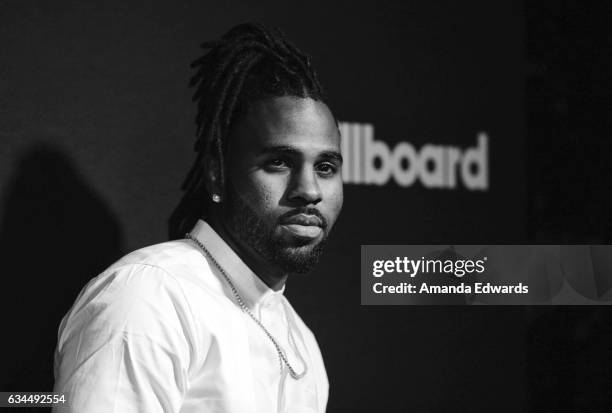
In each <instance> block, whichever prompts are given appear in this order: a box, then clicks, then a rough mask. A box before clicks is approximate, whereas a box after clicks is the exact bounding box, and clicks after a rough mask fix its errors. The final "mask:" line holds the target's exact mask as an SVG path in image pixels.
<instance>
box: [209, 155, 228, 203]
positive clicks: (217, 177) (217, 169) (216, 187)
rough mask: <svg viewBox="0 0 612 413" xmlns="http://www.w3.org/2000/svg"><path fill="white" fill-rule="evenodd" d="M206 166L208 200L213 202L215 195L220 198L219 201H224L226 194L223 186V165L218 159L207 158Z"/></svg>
mask: <svg viewBox="0 0 612 413" xmlns="http://www.w3.org/2000/svg"><path fill="white" fill-rule="evenodd" d="M205 165H206V171H204V174H205V177H204V179H205V184H206V191H207V192H208V199H209V200H211V199H213V197H214V196H215V195H217V196H218V197H219V198H218V199H219V201H222V200H223V195H224V194H223V188H222V185H221V163H220V162H219V160H218V159H217V158H216V157H214V156H207V157H206V162H205ZM219 201H215V202H219Z"/></svg>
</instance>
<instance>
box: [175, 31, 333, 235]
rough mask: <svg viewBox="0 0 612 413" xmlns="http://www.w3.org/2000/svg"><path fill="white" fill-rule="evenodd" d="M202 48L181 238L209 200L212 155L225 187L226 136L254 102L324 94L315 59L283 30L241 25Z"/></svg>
mask: <svg viewBox="0 0 612 413" xmlns="http://www.w3.org/2000/svg"><path fill="white" fill-rule="evenodd" d="M202 48H204V49H206V50H208V52H207V53H205V54H204V55H203V56H202V57H200V58H199V59H197V60H195V61H194V62H193V63H192V64H191V66H192V67H193V68H195V69H196V70H197V72H196V74H195V75H194V76H193V77H192V79H191V82H190V86H191V87H195V93H194V95H193V100H194V101H195V102H197V107H198V111H197V116H196V125H197V132H196V136H197V137H196V142H195V147H194V150H195V151H196V152H197V157H196V160H195V163H194V165H193V166H192V168H191V170H190V171H189V173H188V175H187V178H186V179H185V182H184V183H183V186H182V189H183V191H184V195H183V198H182V200H181V202H180V203H179V205H178V207H177V208H176V209H175V211H174V212H173V213H172V216H171V217H170V221H169V224H170V225H169V226H170V237H171V238H179V237H182V236H183V235H184V234H185V233H186V232H187V231H189V230H190V229H191V227H192V226H193V225H194V224H195V222H196V221H197V220H198V219H199V218H200V217H202V216H203V215H204V214H205V211H206V209H207V208H208V206H209V205H210V202H209V195H208V194H207V191H206V187H205V171H206V165H205V163H206V160H207V159H211V158H214V159H215V160H217V161H218V162H219V174H220V176H218V179H219V183H220V186H221V188H225V172H226V171H225V162H224V160H225V157H226V155H227V151H226V150H227V145H226V138H227V136H228V132H229V130H230V127H231V125H232V123H233V121H234V120H235V119H237V117H238V116H240V115H241V114H243V113H244V112H245V111H246V110H247V109H248V105H249V104H250V103H251V102H254V101H256V100H259V99H264V98H270V97H280V96H297V97H310V98H313V99H316V100H323V98H324V95H323V89H322V87H321V84H320V83H319V80H318V79H317V74H316V72H315V70H314V69H313V68H312V66H311V63H310V58H309V57H308V56H307V55H306V54H304V53H303V52H301V51H300V50H299V49H298V48H297V47H295V46H294V45H293V44H292V43H290V42H289V41H288V40H287V39H286V38H285V36H284V35H283V34H282V32H281V31H280V30H278V29H269V28H266V27H264V26H262V25H259V24H253V23H245V24H240V25H238V26H235V27H233V28H232V29H230V30H229V31H228V32H227V33H226V34H225V35H223V37H221V39H220V40H217V41H209V42H205V43H203V44H202Z"/></svg>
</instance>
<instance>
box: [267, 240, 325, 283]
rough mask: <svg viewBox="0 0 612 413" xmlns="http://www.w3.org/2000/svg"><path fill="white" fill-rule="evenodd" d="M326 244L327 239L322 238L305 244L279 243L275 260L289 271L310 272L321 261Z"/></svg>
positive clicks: (293, 272) (297, 272)
mask: <svg viewBox="0 0 612 413" xmlns="http://www.w3.org/2000/svg"><path fill="white" fill-rule="evenodd" d="M324 244H325V240H324V239H322V240H318V241H317V240H315V241H314V242H313V241H309V242H308V243H307V244H305V245H304V244H302V245H286V244H285V245H278V247H277V248H276V249H275V252H274V261H276V263H277V264H278V265H279V266H280V267H281V268H283V269H284V270H285V271H286V272H288V273H292V274H304V273H307V272H310V271H311V270H312V269H313V268H314V267H315V266H316V265H317V264H318V263H319V260H320V258H321V255H322V253H323V245H324Z"/></svg>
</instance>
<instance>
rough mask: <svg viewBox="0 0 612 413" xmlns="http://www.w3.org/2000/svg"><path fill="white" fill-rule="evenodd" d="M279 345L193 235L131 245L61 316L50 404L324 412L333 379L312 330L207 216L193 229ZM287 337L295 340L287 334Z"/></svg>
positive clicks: (108, 411) (83, 410) (85, 411)
mask: <svg viewBox="0 0 612 413" xmlns="http://www.w3.org/2000/svg"><path fill="white" fill-rule="evenodd" d="M191 234H192V235H193V236H194V237H195V238H197V239H198V240H199V241H200V242H202V244H204V245H205V246H206V248H207V249H208V250H209V251H210V253H211V254H212V255H213V257H214V258H215V259H216V260H217V262H218V263H219V265H220V266H221V267H222V268H223V269H224V270H225V272H226V273H227V274H228V276H229V277H230V278H231V280H232V282H233V283H234V285H235V287H236V289H237V290H238V292H239V294H240V295H241V296H242V298H243V299H244V301H245V304H246V305H247V306H248V307H249V309H250V310H251V311H252V313H253V314H254V315H255V316H256V317H258V319H259V320H260V321H261V322H262V324H263V325H264V326H265V327H266V329H268V331H269V332H270V333H271V334H272V335H273V336H274V338H275V339H276V341H277V342H278V343H279V344H280V346H281V347H282V348H283V350H284V352H285V354H286V355H287V357H288V359H289V362H290V364H291V366H292V367H293V368H294V369H295V370H296V371H297V372H298V373H300V372H301V371H302V370H303V369H304V365H303V363H302V362H301V359H300V357H299V356H298V354H300V355H301V357H302V358H303V360H304V361H305V362H306V365H307V373H306V375H305V376H304V377H302V378H301V379H299V380H295V379H293V378H292V377H291V376H290V375H289V373H288V369H287V367H286V366H285V365H283V368H282V370H281V366H280V362H279V357H278V353H277V351H276V349H275V347H274V345H273V344H272V341H270V339H269V338H268V337H267V336H266V334H265V333H264V331H263V330H262V329H261V328H260V327H259V326H258V325H257V324H256V323H255V322H254V321H253V320H252V319H251V318H250V317H249V316H248V315H247V314H246V313H245V312H243V311H242V310H241V308H240V307H239V306H238V304H237V302H236V299H235V297H234V295H233V293H232V292H231V289H230V288H229V284H228V283H227V281H226V280H225V279H224V278H223V276H222V275H221V273H220V272H219V270H218V268H217V267H216V266H215V265H214V264H213V263H212V262H210V261H209V259H208V258H207V257H206V255H205V254H204V253H203V251H202V250H201V249H200V248H199V247H197V246H196V245H195V243H194V242H193V241H190V240H178V241H171V242H166V243H163V244H158V245H153V246H150V247H147V248H143V249H141V250H138V251H135V252H133V253H131V254H128V255H127V256H125V257H123V258H122V259H121V260H119V261H118V262H116V263H115V264H113V265H112V266H111V267H110V268H108V269H107V270H106V271H104V272H103V273H102V274H100V275H99V276H98V277H96V278H94V279H92V280H91V281H90V282H89V283H88V284H87V285H86V286H85V287H84V288H83V290H82V291H81V293H80V294H79V296H78V298H77V300H76V302H75V303H74V305H73V307H72V309H71V310H70V311H69V312H68V313H67V314H66V315H65V316H64V318H63V320H62V323H61V324H60V328H59V332H58V344H57V348H56V352H55V366H54V367H55V387H54V391H55V392H61V393H64V394H65V396H66V403H65V405H64V406H63V407H56V408H55V410H54V411H57V412H60V411H61V412H63V411H67V412H79V413H89V412H104V413H114V412H116V413H129V412H150V413H153V412H181V413H189V412H199V413H205V412H223V413H248V412H261V413H270V412H290V413H300V412H324V411H325V406H326V404H327V396H328V389H329V385H328V381H327V375H326V373H325V367H324V365H323V359H322V357H321V353H320V351H319V347H318V346H317V342H316V340H315V337H314V335H313V334H312V332H311V331H310V330H309V329H308V327H306V325H305V324H304V322H303V321H302V319H301V318H300V317H299V316H298V315H297V313H296V312H295V310H294V309H293V308H292V307H291V305H290V304H289V301H287V299H286V298H285V296H284V295H283V290H284V288H283V290H280V291H274V290H272V289H270V288H268V287H267V286H266V285H265V284H264V283H263V282H262V281H261V280H260V279H259V277H257V276H256V275H255V274H254V273H253V272H252V271H251V270H250V269H249V268H248V267H247V266H246V265H245V264H244V262H243V261H242V260H241V259H240V258H239V257H238V255H236V253H235V252H234V251H233V250H232V249H231V248H230V247H229V246H228V245H227V244H226V243H225V242H224V241H223V240H222V238H221V237H219V235H217V234H216V233H215V231H214V230H213V229H212V228H211V227H210V226H209V225H208V224H207V223H205V222H204V221H199V222H198V223H197V225H196V226H195V228H194V229H193V231H192V233H191ZM290 335H291V336H292V338H293V340H291V339H290V338H289V336H290Z"/></svg>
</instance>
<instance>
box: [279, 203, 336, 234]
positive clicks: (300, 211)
mask: <svg viewBox="0 0 612 413" xmlns="http://www.w3.org/2000/svg"><path fill="white" fill-rule="evenodd" d="M300 214H304V215H312V216H316V217H317V218H319V219H320V220H321V228H322V229H324V230H325V229H327V220H326V219H325V217H324V216H323V214H321V212H319V210H318V209H316V208H313V207H301V208H294V209H292V210H291V211H288V212H285V213H284V214H283V215H281V216H280V217H279V218H278V221H279V222H282V221H283V220H286V219H289V218H291V217H293V216H295V215H300Z"/></svg>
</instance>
